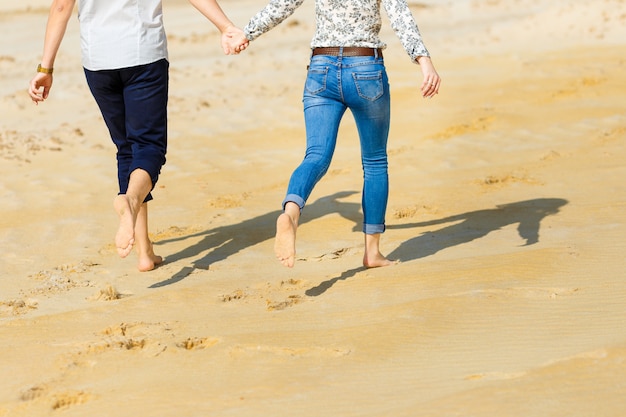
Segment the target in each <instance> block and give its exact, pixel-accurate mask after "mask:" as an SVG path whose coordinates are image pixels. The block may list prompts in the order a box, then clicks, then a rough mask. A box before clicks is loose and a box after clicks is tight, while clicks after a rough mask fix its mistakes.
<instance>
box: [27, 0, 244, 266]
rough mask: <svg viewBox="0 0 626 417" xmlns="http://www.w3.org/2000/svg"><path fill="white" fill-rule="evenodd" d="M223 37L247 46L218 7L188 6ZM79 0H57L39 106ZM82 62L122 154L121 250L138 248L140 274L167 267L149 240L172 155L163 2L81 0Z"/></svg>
mask: <svg viewBox="0 0 626 417" xmlns="http://www.w3.org/2000/svg"><path fill="white" fill-rule="evenodd" d="M189 1H190V3H191V4H192V5H193V6H194V7H195V8H196V9H198V11H200V13H202V14H203V15H204V16H205V17H207V18H208V19H209V20H210V21H211V22H212V23H213V24H214V25H215V26H216V27H217V28H218V29H219V30H220V32H221V33H222V41H221V42H222V48H223V50H224V53H225V54H237V53H239V52H241V51H243V50H244V49H245V48H246V46H247V45H248V40H247V39H246V38H245V37H244V35H243V32H242V31H241V30H240V29H238V28H237V27H235V25H234V24H233V23H232V22H231V21H230V20H229V19H228V17H227V16H226V15H225V14H224V12H223V11H222V9H221V7H220V6H219V4H218V3H217V1H216V0H189ZM75 4H76V0H53V1H52V5H51V8H50V13H49V16H48V23H47V26H46V32H45V39H44V48H43V55H42V59H41V63H40V64H39V66H38V67H37V73H36V75H35V76H34V77H33V79H32V80H31V82H30V86H29V90H28V92H29V95H30V97H31V99H32V100H33V102H35V104H38V103H40V102H43V101H44V100H46V99H47V98H48V96H49V94H50V89H51V87H52V81H53V78H52V72H53V67H54V61H55V58H56V55H57V52H58V50H59V47H60V45H61V42H62V40H63V37H64V35H65V31H66V28H67V24H68V22H69V19H70V17H71V15H72V13H73V10H74V6H75ZM78 20H79V24H80V35H81V52H82V63H83V67H84V71H85V77H86V79H87V84H88V85H89V88H90V90H91V92H92V94H93V96H94V99H95V101H96V103H97V104H98V106H99V108H100V111H101V113H102V116H103V118H104V121H105V123H106V125H107V127H108V129H109V132H110V135H111V139H112V140H113V142H114V144H115V146H116V148H117V171H118V172H117V174H118V183H119V194H118V195H117V197H116V198H115V200H114V203H113V206H114V208H115V211H116V212H117V214H118V215H119V228H118V230H117V233H116V235H115V246H116V248H117V252H118V254H119V255H120V256H121V257H123V258H124V257H126V256H128V255H129V254H130V252H131V251H132V248H133V247H136V249H137V253H138V257H139V262H138V268H139V270H140V271H150V270H152V269H154V268H155V267H156V266H157V265H159V264H160V263H162V262H163V258H162V257H160V256H158V255H156V254H155V253H154V250H153V247H152V242H151V241H150V239H149V237H148V205H147V203H148V201H150V200H151V199H152V195H151V191H152V190H153V189H154V187H155V185H156V183H157V181H158V178H159V174H160V171H161V167H162V166H163V164H165V154H166V151H167V100H168V83H169V62H168V50H167V39H166V35H165V29H164V27H163V14H162V3H161V0H78Z"/></svg>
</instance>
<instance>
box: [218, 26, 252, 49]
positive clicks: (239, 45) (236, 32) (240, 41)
mask: <svg viewBox="0 0 626 417" xmlns="http://www.w3.org/2000/svg"><path fill="white" fill-rule="evenodd" d="M249 43H250V41H249V40H248V39H246V36H245V35H244V33H243V31H242V30H241V29H239V28H238V27H235V26H230V27H228V28H227V29H226V30H225V31H224V32H222V49H223V50H224V54H226V55H237V54H239V53H240V52H242V51H243V50H245V49H246V48H247V47H248V44H249Z"/></svg>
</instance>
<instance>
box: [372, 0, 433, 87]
mask: <svg viewBox="0 0 626 417" xmlns="http://www.w3.org/2000/svg"><path fill="white" fill-rule="evenodd" d="M383 4H384V6H385V10H386V11H387V16H389V20H390V21H391V28H392V29H393V31H394V32H395V33H396V36H397V37H398V38H399V39H400V42H401V43H402V46H403V47H404V49H405V50H406V52H407V54H408V55H409V56H410V57H411V61H413V62H414V63H416V64H419V66H420V68H421V69H422V77H423V81H422V85H421V87H420V90H421V92H422V97H424V98H432V97H434V96H435V95H436V94H438V93H439V86H440V85H441V78H440V77H439V74H437V70H435V66H434V65H433V63H432V61H431V59H430V53H429V52H428V49H426V45H424V42H423V41H422V36H421V34H420V31H419V29H418V27H417V23H415V19H414V18H413V15H412V14H411V10H410V9H409V5H408V4H407V2H406V0H383Z"/></svg>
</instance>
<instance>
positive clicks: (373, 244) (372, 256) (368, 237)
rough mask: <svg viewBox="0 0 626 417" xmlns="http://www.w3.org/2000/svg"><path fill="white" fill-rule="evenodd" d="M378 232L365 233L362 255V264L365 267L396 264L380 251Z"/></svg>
mask: <svg viewBox="0 0 626 417" xmlns="http://www.w3.org/2000/svg"><path fill="white" fill-rule="evenodd" d="M379 248H380V233H375V234H365V255H363V266H364V267H366V268H377V267H380V266H389V265H394V264H397V263H398V262H397V261H391V260H389V259H387V258H385V257H384V256H383V255H382V254H381V253H380V249H379Z"/></svg>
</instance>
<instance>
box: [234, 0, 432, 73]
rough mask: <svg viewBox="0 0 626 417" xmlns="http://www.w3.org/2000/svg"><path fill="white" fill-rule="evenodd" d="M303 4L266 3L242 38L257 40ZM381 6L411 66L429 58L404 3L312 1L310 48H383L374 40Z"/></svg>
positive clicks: (286, 1) (279, 0)
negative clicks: (313, 22)
mask: <svg viewBox="0 0 626 417" xmlns="http://www.w3.org/2000/svg"><path fill="white" fill-rule="evenodd" d="M303 2H304V0H270V2H269V3H268V4H267V6H265V7H264V8H263V9H262V10H260V11H259V12H258V13H257V14H256V15H255V16H254V17H252V19H250V22H249V23H248V24H247V25H246V27H245V29H244V32H245V34H246V37H247V38H248V40H251V41H252V40H254V39H256V38H257V37H259V36H261V35H262V34H263V33H265V32H267V31H269V30H270V29H272V28H274V27H275V26H277V25H278V24H279V23H281V22H282V21H283V20H285V19H286V18H288V17H289V16H291V15H292V14H293V12H295V10H296V9H297V8H298V7H300V5H302V3H303ZM381 2H382V3H383V6H384V8H385V11H386V12H387V16H389V21H390V22H391V28H392V29H393V30H394V32H395V33H396V35H397V36H398V38H399V39H400V42H401V43H402V46H403V47H404V49H405V50H406V52H407V53H408V54H409V56H410V57H411V59H412V60H413V61H414V62H415V60H416V59H417V58H418V57H420V56H430V54H429V53H428V50H427V49H426V46H425V45H424V43H423V42H422V37H421V35H420V32H419V29H418V28H417V24H416V23H415V19H413V15H412V14H411V11H410V9H409V6H408V4H407V0H315V15H316V26H317V30H316V31H315V35H314V36H313V39H312V41H311V48H317V47H325V46H363V47H368V48H385V47H386V46H387V45H386V44H385V43H384V42H382V41H381V40H380V38H379V36H378V34H379V32H380V27H381V24H382V21H381V17H380V3H381Z"/></svg>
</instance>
